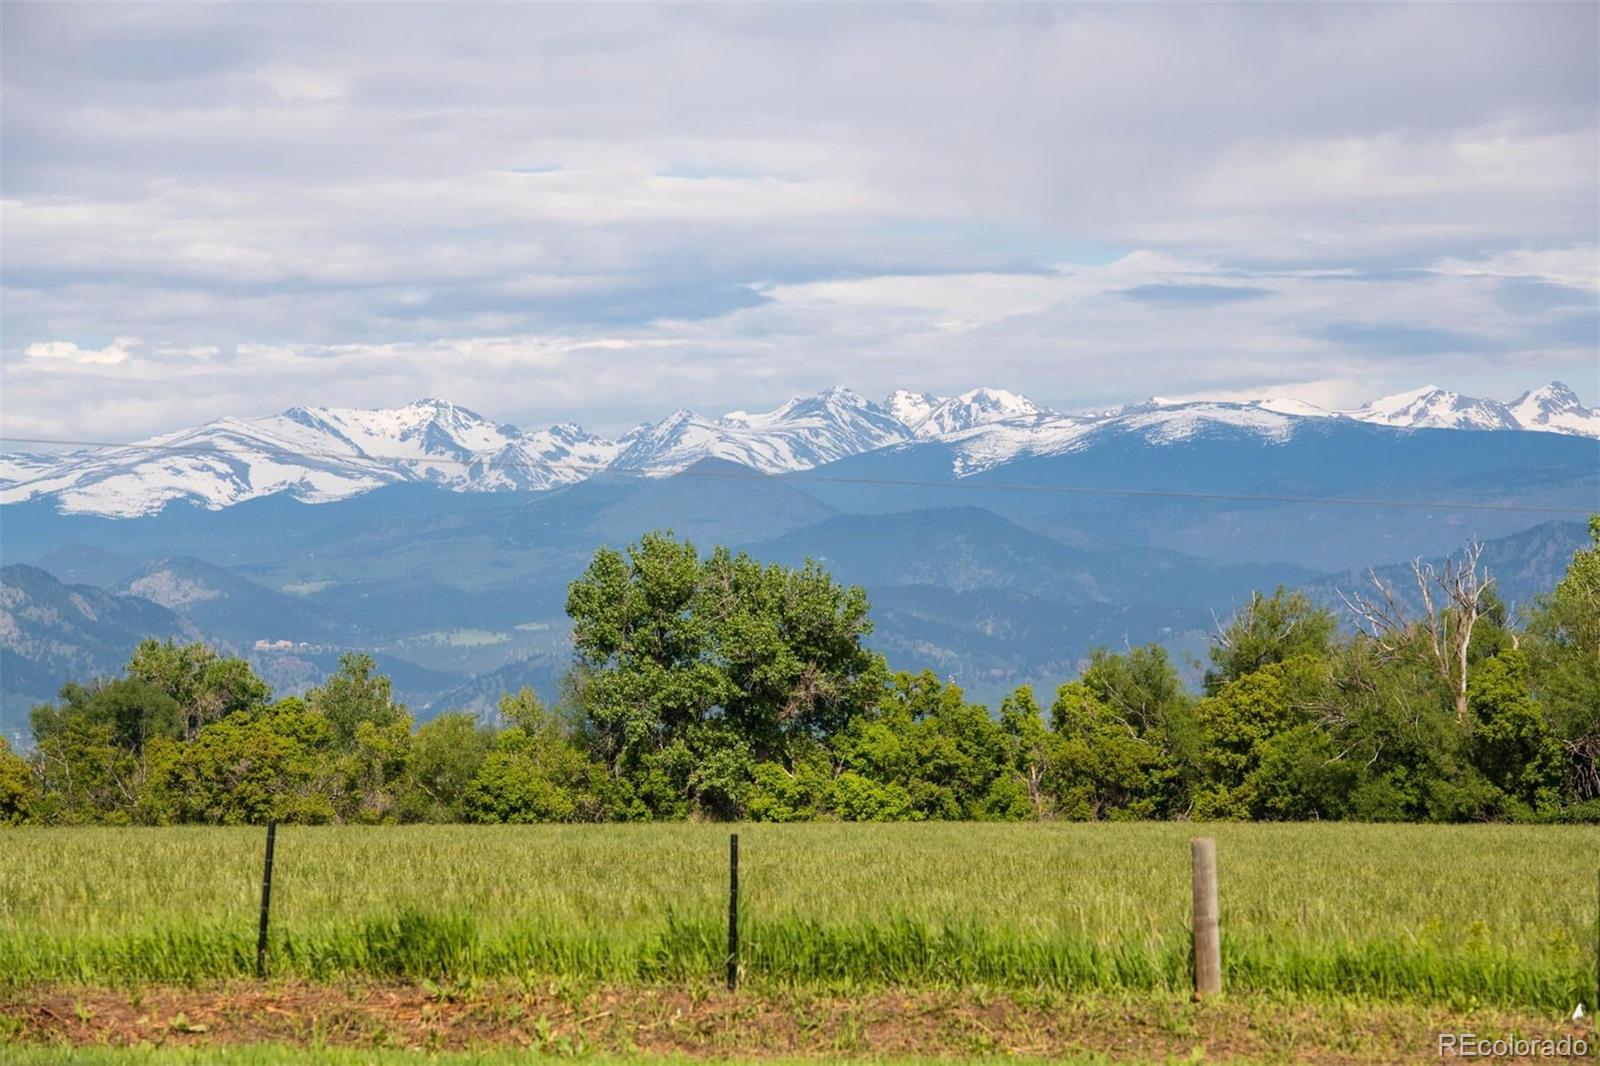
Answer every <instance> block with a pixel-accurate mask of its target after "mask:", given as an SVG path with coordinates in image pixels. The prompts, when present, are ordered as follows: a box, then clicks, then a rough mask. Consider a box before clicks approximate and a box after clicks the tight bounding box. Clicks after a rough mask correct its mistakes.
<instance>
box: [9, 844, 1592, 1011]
mask: <svg viewBox="0 0 1600 1066" xmlns="http://www.w3.org/2000/svg"><path fill="white" fill-rule="evenodd" d="M1204 831H1205V832H1208V833H1212V834H1213V835H1215V836H1216V837H1217V841H1218V867H1219V881H1220V885H1221V902H1222V921H1223V950H1224V965H1225V972H1226V982H1227V986H1228V987H1229V988H1231V989H1234V990H1253V991H1282V992H1293V993H1313V994H1317V993H1327V994H1335V995H1352V996H1361V997H1372V998H1377V999H1412V1000H1422V1001H1426V1002H1438V1003H1449V1004H1452V1005H1465V1004H1471V1003H1474V1002H1482V1003H1496V1004H1506V1005H1518V1006H1528V1007H1538V1008H1557V1009H1566V1010H1570V1009H1571V1007H1572V1005H1573V1003H1575V1002H1576V1001H1577V1000H1580V999H1582V1000H1584V1001H1585V1002H1591V1003H1592V1000H1593V999H1594V989H1595V983H1596V976H1595V972H1596V963H1595V939H1596V905H1597V900H1596V870H1597V868H1600V830H1595V829H1590V828H1586V827H1514V826H1459V827H1451V826H1443V827H1441V826H1383V827H1380V826H1360V825H1349V824H1339V825H1335V824H1323V825H1237V826H1234V825H1227V826H1215V827H1207V828H1205V829H1204ZM727 832H728V828H727V827H724V826H709V825H671V826H530V827H478V828H466V827H459V826H418V827H399V828H375V829H367V828H353V827H339V828H297V827H286V828H280V830H279V833H278V858H277V868H276V875H275V879H274V886H273V914H272V920H273V935H272V943H271V952H272V965H273V969H274V972H275V973H278V974H293V975H300V976H305V977H311V978H330V977H335V976H344V975H352V974H354V975H372V976H381V977H404V978H419V977H429V978H465V977H487V976H552V975H554V976H572V977H592V978H596V979H605V980H613V979H625V980H638V979H644V980H668V979H670V980H683V979H689V980H706V979H709V978H710V977H712V975H714V974H716V973H717V972H719V970H720V968H721V965H722V962H723V957H724V952H725V950H726V948H725V938H726V911H725V909H724V908H725V907H726V903H727V881H726V877H727V851H726V847H727ZM739 832H740V838H741V839H740V850H741V859H742V862H741V868H740V881H741V889H742V897H741V907H740V910H741V915H742V917H743V919H744V924H743V933H742V935H743V943H744V950H743V952H742V955H743V964H744V967H745V973H746V977H747V979H749V980H753V981H756V982H772V983H779V984H823V985H831V986H850V985H874V984H905V985H952V984H969V983H982V984H989V985H996V986H1006V987H1049V988H1057V989H1074V988H1092V989H1096V990H1108V991H1114V990H1124V989H1126V990H1154V991H1173V992H1178V991H1181V990H1182V989H1184V988H1186V987H1187V985H1188V951H1189V948H1188V929H1187V919H1188V905H1189V899H1188V865H1187V864H1188V855H1189V850H1188V847H1187V844H1186V842H1187V840H1188V838H1189V837H1190V836H1192V835H1194V834H1195V833H1196V832H1197V830H1196V827H1194V826H1187V825H1173V824H1134V825H1111V824H1103V825H1055V824H1044V825H1039V824H1027V825H963V824H929V825H849V826H847V825H797V826H759V825H747V826H742V827H739ZM261 848H262V833H261V832H260V831H258V830H242V829H241V830H235V829H204V828H182V829H72V830H60V829H56V830H52V829H13V830H0V982H4V981H10V982H13V983H30V982H37V981H61V980H66V981H84V982H97V983H100V982H120V981H136V980H163V981H193V980H200V979H208V978H218V977H230V976H240V975H247V974H249V973H251V972H253V968H254V963H255V921H256V909H257V906H258V902H259V891H260V873H261V870H260V866H261Z"/></svg>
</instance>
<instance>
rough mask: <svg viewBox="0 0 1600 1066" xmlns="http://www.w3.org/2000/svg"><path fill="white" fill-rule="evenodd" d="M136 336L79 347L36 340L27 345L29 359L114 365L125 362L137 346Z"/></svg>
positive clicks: (66, 342)
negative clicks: (102, 345) (96, 346)
mask: <svg viewBox="0 0 1600 1066" xmlns="http://www.w3.org/2000/svg"><path fill="white" fill-rule="evenodd" d="M139 344H140V341H139V338H138V337H118V338H117V339H116V340H114V341H112V342H111V343H110V344H108V345H106V346H105V347H104V348H81V347H79V346H78V345H77V344H74V343H73V342H72V341H38V342H35V343H33V344H30V345H28V348H27V352H26V354H27V356H28V358H29V359H38V360H40V361H43V362H50V363H76V364H77V365H79V366H115V365H116V364H117V363H125V362H127V361H128V359H130V358H131V357H132V355H133V349H135V348H137V347H139Z"/></svg>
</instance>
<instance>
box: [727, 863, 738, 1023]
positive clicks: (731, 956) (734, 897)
mask: <svg viewBox="0 0 1600 1066" xmlns="http://www.w3.org/2000/svg"><path fill="white" fill-rule="evenodd" d="M738 984H739V834H738V833H733V834H731V835H730V836H729V837H728V991H729V992H732V991H733V990H734V989H735V988H736V987H738Z"/></svg>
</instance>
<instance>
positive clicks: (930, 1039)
mask: <svg viewBox="0 0 1600 1066" xmlns="http://www.w3.org/2000/svg"><path fill="white" fill-rule="evenodd" d="M1440 1032H1472V1033H1476V1034H1477V1035H1478V1036H1479V1037H1486V1038H1487V1037H1496V1036H1509V1035H1516V1036H1518V1037H1522V1038H1525V1039H1535V1040H1538V1039H1545V1038H1549V1039H1560V1038H1561V1037H1563V1036H1570V1035H1576V1036H1581V1037H1582V1038H1583V1039H1585V1040H1589V1041H1592V1039H1593V1035H1594V1034H1593V1033H1592V1030H1591V1028H1590V1022H1589V1020H1588V1019H1585V1020H1583V1021H1581V1022H1569V1021H1564V1020H1559V1019H1551V1018H1539V1017H1533V1016H1527V1015H1518V1014H1514V1013H1505V1012H1493V1011H1471V1012H1456V1013H1452V1012H1449V1011H1447V1010H1435V1009H1429V1008H1422V1007H1405V1006H1393V1005H1374V1004H1353V1003H1343V1002H1327V1003H1323V1002H1317V1003H1311V1004H1307V1003H1295V1002H1281V1001H1274V1000H1261V999H1241V1000H1223V1001H1219V1002H1214V1003H1205V1004H1193V1003H1189V1002H1186V1001H1180V1000H1175V999H1159V998H1153V997H1143V998H1113V997H1106V996H1098V995H1097V996H1079V997H1069V996H1064V995H1057V994H1051V995H1038V996H1028V995H1018V994H1016V993H1005V994H1000V993H992V994H991V993H988V992H985V991H982V990H965V991H948V992H930V991H914V992H912V991H908V992H894V991H874V992H867V993H861V994H856V995H842V994H837V993H827V994H824V993H814V992H798V991H765V992H758V991H740V992H738V993H737V994H731V995H730V994H729V993H727V992H725V991H723V990H721V989H718V988H712V987H703V988H682V987H666V986H576V985H571V984H548V985H516V986H511V985H494V986H486V987H474V988H441V987H435V986H431V985H420V986H419V985H385V984H348V985H338V986H324V985H311V984H301V983H279V982H275V983H272V984H268V985H257V984H250V983H243V982H240V983H233V984H224V985H217V986H210V987H202V988H175V987H166V986H163V987H146V988H141V989H137V990H112V989H90V988H79V987H58V988H48V989H30V990H25V991H21V992H11V993H0V1042H3V1041H7V1040H9V1041H17V1042H24V1043H66V1044H72V1045H85V1044H122V1045H127V1044H145V1043H147V1044H156V1045H199V1046H205V1045H213V1044H250V1043H280V1044H291V1045H305V1046H309V1045H319V1044H320V1045H339V1046H351V1047H399V1048H418V1049H429V1050H444V1049H450V1050H457V1049H473V1048H485V1047H495V1046H498V1047H520V1048H529V1049H534V1050H542V1051H547V1052H553V1053H574V1052H584V1051H612V1052H628V1051H648V1052H657V1053H667V1052H672V1053H678V1054H684V1055H691V1056H701V1057H725V1056H730V1055H735V1054H737V1055H741V1056H757V1057H760V1056H776V1055H785V1056H817V1057H818V1058H826V1057H829V1056H840V1055H871V1056H891V1055H907V1056H973V1055H1026V1056H1034V1057H1039V1058H1054V1057H1057V1056H1068V1055H1073V1054H1098V1055H1101V1056H1104V1057H1105V1058H1107V1059H1109V1060H1111V1061H1113V1062H1117V1061H1148V1060H1155V1061H1164V1060H1169V1059H1178V1060H1186V1059H1190V1058H1191V1057H1193V1056H1196V1055H1198V1056H1200V1057H1201V1058H1203V1059H1204V1060H1205V1061H1211V1062H1218V1061H1222V1062H1228V1061H1243V1062H1267V1063H1279V1062H1282V1063H1330V1064H1351V1066H1354V1064H1363V1066H1365V1064H1378V1063H1383V1064H1388V1063H1401V1062H1434V1063H1436V1062H1438V1061H1439V1060H1440V1055H1439V1050H1438V1043H1437V1034H1438V1033H1440ZM1546 1061H1549V1060H1546Z"/></svg>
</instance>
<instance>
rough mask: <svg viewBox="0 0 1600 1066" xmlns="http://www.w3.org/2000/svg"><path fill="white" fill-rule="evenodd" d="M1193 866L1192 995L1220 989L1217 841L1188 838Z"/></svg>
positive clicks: (1220, 948)
mask: <svg viewBox="0 0 1600 1066" xmlns="http://www.w3.org/2000/svg"><path fill="white" fill-rule="evenodd" d="M1189 857H1190V860H1191V862H1192V864H1193V867H1194V998H1195V999H1200V998H1202V997H1204V996H1215V995H1218V994H1219V993H1221V991H1222V944H1221V941H1220V939H1219V938H1218V934H1217V842H1216V841H1215V840H1213V839H1212V838H1211V837H1195V838H1194V839H1193V840H1191V841H1190V842H1189Z"/></svg>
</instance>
